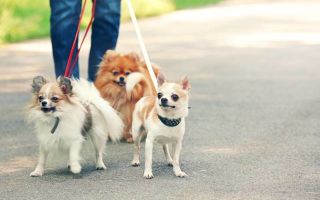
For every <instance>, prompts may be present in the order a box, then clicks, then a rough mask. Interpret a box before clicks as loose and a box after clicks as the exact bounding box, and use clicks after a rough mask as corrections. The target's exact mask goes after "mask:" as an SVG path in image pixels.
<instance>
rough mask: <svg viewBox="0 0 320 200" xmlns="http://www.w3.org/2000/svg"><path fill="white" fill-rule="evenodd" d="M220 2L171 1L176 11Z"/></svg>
mask: <svg viewBox="0 0 320 200" xmlns="http://www.w3.org/2000/svg"><path fill="white" fill-rule="evenodd" d="M221 1H222V0H173V2H174V5H175V8H176V9H177V10H180V9H185V8H194V7H199V6H205V5H209V4H214V3H218V2H221Z"/></svg>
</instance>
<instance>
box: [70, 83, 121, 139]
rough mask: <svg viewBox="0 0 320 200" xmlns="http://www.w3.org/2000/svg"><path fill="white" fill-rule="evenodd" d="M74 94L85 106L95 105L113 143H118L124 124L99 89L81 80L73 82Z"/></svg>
mask: <svg viewBox="0 0 320 200" xmlns="http://www.w3.org/2000/svg"><path fill="white" fill-rule="evenodd" d="M73 92H74V94H75V95H76V96H78V97H79V98H80V100H81V102H82V103H83V104H86V105H87V104H92V105H94V106H95V107H96V108H97V109H98V110H99V111H100V113H101V114H102V116H103V118H104V121H105V124H104V125H105V127H104V128H105V129H107V130H108V131H107V132H106V133H107V134H108V136H109V137H110V138H111V140H112V141H117V140H119V139H120V138H121V137H122V129H123V122H122V120H121V118H120V117H119V116H118V114H117V112H116V111H115V110H114V109H113V108H112V107H111V106H110V104H109V103H108V102H107V101H105V100H104V99H103V98H102V97H101V96H100V93H99V91H98V90H97V88H96V87H95V86H94V85H93V84H92V83H89V82H88V81H86V80H85V79H80V80H78V81H74V82H73Z"/></svg>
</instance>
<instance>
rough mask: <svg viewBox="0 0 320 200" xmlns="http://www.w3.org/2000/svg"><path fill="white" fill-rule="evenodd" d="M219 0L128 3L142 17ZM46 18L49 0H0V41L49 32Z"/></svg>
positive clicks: (139, 0) (125, 17)
mask: <svg viewBox="0 0 320 200" xmlns="http://www.w3.org/2000/svg"><path fill="white" fill-rule="evenodd" d="M56 1H59V0H56ZM219 1H221V0H132V4H133V6H134V8H135V11H136V15H137V17H138V18H144V17H150V16H156V15H161V14H164V13H168V12H171V11H174V10H177V9H184V8H192V7H199V6H203V5H208V4H211V3H217V2H219ZM90 2H91V1H90ZM90 9H91V4H90V5H88V6H87V10H86V15H85V17H84V20H83V23H82V27H85V26H86V24H87V23H88V21H89V19H90ZM49 19H50V7H49V0H0V44H1V43H12V42H18V41H23V40H26V39H33V38H40V37H47V36H49V33H50V32H49V31H50V24H49ZM128 19H129V14H128V10H127V7H126V1H125V0H122V21H124V20H128Z"/></svg>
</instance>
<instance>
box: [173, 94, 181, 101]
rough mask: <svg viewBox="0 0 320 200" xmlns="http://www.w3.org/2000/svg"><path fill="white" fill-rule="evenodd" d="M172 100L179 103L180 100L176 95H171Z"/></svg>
mask: <svg viewBox="0 0 320 200" xmlns="http://www.w3.org/2000/svg"><path fill="white" fill-rule="evenodd" d="M171 99H172V100H173V101H178V100H179V96H178V95H176V94H173V95H171Z"/></svg>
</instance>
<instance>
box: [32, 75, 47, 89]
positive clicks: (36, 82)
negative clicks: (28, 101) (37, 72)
mask: <svg viewBox="0 0 320 200" xmlns="http://www.w3.org/2000/svg"><path fill="white" fill-rule="evenodd" d="M46 83H47V80H46V79H45V78H44V77H43V76H36V77H34V78H33V80H32V92H33V93H38V92H39V91H40V89H41V88H42V86H44V85H45V84H46Z"/></svg>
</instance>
